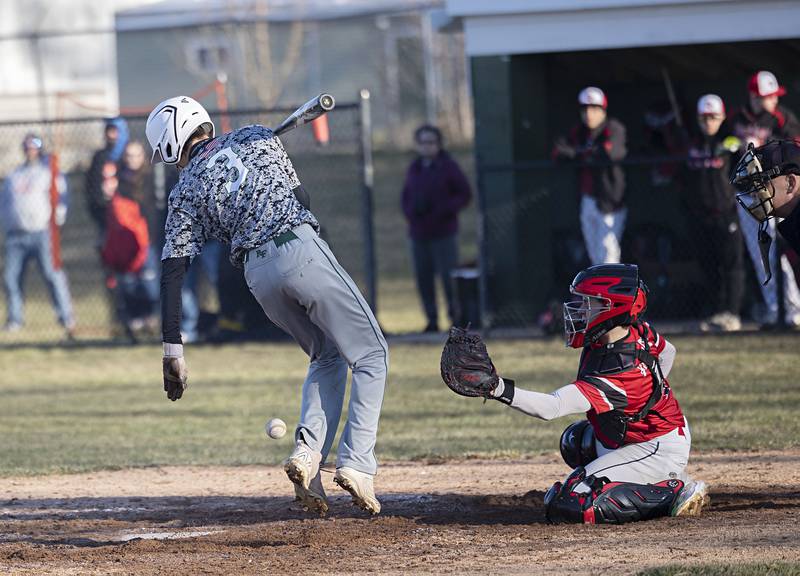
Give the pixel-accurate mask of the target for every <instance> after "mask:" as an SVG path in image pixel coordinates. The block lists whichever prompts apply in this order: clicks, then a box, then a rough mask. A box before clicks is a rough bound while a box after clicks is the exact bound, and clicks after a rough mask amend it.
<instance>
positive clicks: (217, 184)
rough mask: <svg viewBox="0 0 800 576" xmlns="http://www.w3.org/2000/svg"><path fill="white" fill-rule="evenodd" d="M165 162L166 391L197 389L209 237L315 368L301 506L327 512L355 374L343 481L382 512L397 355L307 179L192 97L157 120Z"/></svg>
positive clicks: (300, 477)
mask: <svg viewBox="0 0 800 576" xmlns="http://www.w3.org/2000/svg"><path fill="white" fill-rule="evenodd" d="M146 132H147V139H148V140H149V141H150V145H151V146H152V148H153V158H154V159H156V158H157V157H160V158H159V159H160V160H161V161H163V162H165V163H166V164H176V165H177V166H178V169H179V170H180V178H179V180H178V183H177V184H176V185H175V187H174V188H173V189H172V191H171V192H170V195H169V212H168V215H167V221H166V225H165V241H164V250H163V253H162V266H163V267H162V275H161V303H162V329H163V332H164V335H163V337H164V361H163V366H164V389H165V390H166V392H167V396H168V398H169V399H170V400H177V399H179V398H180V397H181V396H182V394H183V392H184V390H185V389H186V378H187V372H186V363H185V361H184V358H183V344H182V341H181V334H180V321H181V285H182V284H183V278H184V275H185V273H186V270H187V269H188V267H189V263H190V261H191V259H192V258H194V257H195V256H197V255H198V254H199V253H200V251H201V250H202V248H203V245H204V243H205V242H206V240H207V239H209V238H215V239H217V240H219V241H221V242H223V243H225V244H229V245H230V246H231V255H230V259H231V262H232V263H233V265H234V266H236V267H238V268H242V267H243V268H244V271H245V272H244V274H245V279H246V280H247V285H248V286H249V288H250V291H251V292H252V293H253V295H254V296H255V298H256V299H257V300H258V302H259V303H260V304H261V307H262V308H263V309H264V312H265V313H266V315H267V316H268V317H269V319H270V320H271V321H272V322H273V323H274V324H276V325H277V326H279V327H280V328H282V329H283V330H285V331H286V332H287V333H289V334H290V335H291V336H292V337H293V338H294V339H295V340H296V341H297V343H298V344H300V346H301V347H302V348H303V350H304V351H305V352H306V354H308V356H309V357H310V359H311V362H310V365H309V368H308V374H307V376H306V380H305V383H304V385H303V397H302V404H301V411H300V421H299V422H298V424H297V429H296V430H295V441H296V446H295V449H294V451H293V452H292V454H291V455H290V456H289V458H288V459H287V461H286V463H285V466H284V469H285V470H286V474H287V475H288V476H289V479H290V480H291V481H292V483H294V487H295V494H296V496H297V499H298V500H300V502H301V503H302V504H303V505H304V506H306V507H307V508H308V509H310V510H315V511H317V512H319V513H321V514H324V513H325V512H327V510H328V502H327V498H326V496H325V492H324V490H323V488H322V483H321V481H320V475H319V468H320V464H321V462H323V461H324V460H325V458H326V457H327V455H328V452H329V451H330V449H331V446H332V445H333V440H334V437H335V435H336V430H337V427H338V424H339V419H340V417H341V414H342V404H343V402H344V397H345V391H346V383H347V369H348V366H349V367H350V368H351V370H352V372H353V378H352V389H351V393H350V405H349V408H348V418H347V423H346V425H345V427H344V431H343V432H342V436H341V438H340V440H339V447H338V453H337V462H336V474H335V476H334V482H336V483H337V484H339V486H341V487H342V488H344V489H345V490H347V491H348V492H350V494H351V495H352V497H353V502H354V504H356V505H358V506H359V507H361V508H363V509H364V510H366V511H368V512H369V513H371V514H377V513H378V512H379V511H380V503H379V502H378V500H377V499H376V498H375V493H374V489H373V476H374V475H375V473H376V470H377V462H376V459H375V454H374V447H375V439H376V436H377V430H378V418H379V416H380V410H381V404H382V402H383V393H384V387H385V384H386V374H387V371H388V362H389V353H388V348H387V346H386V341H385V340H384V337H383V334H382V333H381V330H380V328H379V326H378V323H377V321H376V320H375V316H374V315H373V314H372V311H371V310H370V308H369V306H368V305H367V303H366V301H365V300H364V298H363V297H362V295H361V293H360V292H359V290H358V287H357V286H356V285H355V283H354V282H353V280H352V279H351V278H350V276H349V275H348V274H347V272H345V270H344V269H343V268H342V267H341V266H340V265H339V263H338V262H337V261H336V257H335V256H334V255H333V253H332V252H331V250H330V248H328V245H327V244H326V243H325V242H324V241H323V240H322V239H320V238H319V236H318V232H319V223H318V222H317V220H316V218H315V217H314V215H313V214H312V213H311V212H310V211H309V210H308V209H307V208H305V207H304V206H303V205H302V204H301V203H300V202H299V201H298V199H297V196H296V195H295V193H294V189H296V188H298V187H299V186H300V181H299V180H298V178H297V174H296V173H295V171H294V167H293V166H292V162H291V160H289V157H288V156H287V154H286V152H285V150H284V149H283V145H282V144H281V142H280V140H279V139H278V138H277V137H276V136H275V134H273V132H272V130H270V129H268V128H265V127H263V126H258V125H254V126H246V127H244V128H240V129H239V130H235V131H233V132H230V133H228V134H224V135H222V136H220V137H217V138H215V137H214V124H213V123H212V122H211V118H210V117H209V115H208V112H206V110H205V109H204V108H203V107H202V106H201V105H200V104H199V103H197V102H196V101H194V100H193V99H191V98H188V97H186V96H177V97H175V98H170V99H168V100H165V101H164V102H162V103H161V104H159V105H158V106H156V108H155V109H154V110H153V112H152V113H151V114H150V117H149V118H148V119H147V127H146Z"/></svg>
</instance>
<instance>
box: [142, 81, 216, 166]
mask: <svg viewBox="0 0 800 576" xmlns="http://www.w3.org/2000/svg"><path fill="white" fill-rule="evenodd" d="M203 125H207V126H206V128H207V130H208V131H209V133H210V134H211V137H212V138H213V137H214V123H213V122H212V121H211V117H210V116H209V115H208V112H206V109H205V108H203V107H202V106H201V105H200V103H199V102H198V101H197V100H195V99H194V98H190V97H189V96H175V97H174V98H168V99H167V100H164V101H163V102H162V103H161V104H159V105H158V106H156V107H155V108H153V111H152V112H150V116H148V117H147V126H146V127H145V133H146V134H147V140H148V142H150V147H151V148H152V149H153V157H152V159H151V161H153V162H158V160H159V159H157V158H156V155H158V156H159V158H160V160H161V161H162V162H164V163H165V164H175V163H177V162H178V160H180V157H181V153H182V152H183V147H184V146H185V145H186V142H187V140H189V138H190V137H191V136H192V134H194V133H195V131H196V130H197V129H198V128H200V127H201V126H203Z"/></svg>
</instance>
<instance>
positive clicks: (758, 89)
mask: <svg viewBox="0 0 800 576" xmlns="http://www.w3.org/2000/svg"><path fill="white" fill-rule="evenodd" d="M747 89H748V90H750V93H751V94H754V95H756V96H760V97H761V98H765V97H767V96H773V95H775V96H783V95H784V94H786V88H784V87H783V86H781V85H780V84H778V79H777V78H775V74H773V73H772V72H768V71H766V70H759V71H758V72H756V73H755V74H753V75H752V76H751V77H750V81H749V82H748V83H747Z"/></svg>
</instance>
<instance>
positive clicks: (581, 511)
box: [441, 264, 709, 524]
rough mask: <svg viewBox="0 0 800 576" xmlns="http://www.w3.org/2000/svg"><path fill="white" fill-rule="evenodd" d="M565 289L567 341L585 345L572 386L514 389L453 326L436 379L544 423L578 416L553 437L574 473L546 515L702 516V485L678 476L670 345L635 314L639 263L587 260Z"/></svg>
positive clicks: (580, 519) (599, 520) (592, 520)
mask: <svg viewBox="0 0 800 576" xmlns="http://www.w3.org/2000/svg"><path fill="white" fill-rule="evenodd" d="M570 291H571V293H572V295H573V299H572V300H571V301H569V302H565V303H564V322H565V333H566V340H567V346H569V347H571V348H578V349H582V350H583V351H582V354H581V358H580V363H579V366H578V375H577V377H576V378H575V380H574V381H573V382H572V383H570V384H567V385H566V386H562V387H561V388H559V389H557V390H555V391H554V392H552V393H550V394H544V393H540V392H533V391H529V390H524V389H522V388H519V387H517V386H516V385H515V383H514V381H513V380H510V379H508V378H500V377H499V376H498V375H497V372H496V370H495V367H494V365H493V364H492V362H491V359H490V358H489V355H488V353H487V352H486V347H485V345H484V344H483V342H482V341H481V339H480V336H478V335H476V334H468V333H467V332H466V331H464V330H461V329H459V328H453V329H452V330H451V333H450V338H449V339H448V341H447V344H445V349H444V351H443V353H442V367H441V368H442V378H443V379H444V381H445V383H446V384H447V385H448V386H449V387H450V388H451V389H452V390H454V391H455V392H457V393H459V394H462V395H465V396H483V397H484V398H494V399H495V400H499V401H500V402H502V403H504V404H506V405H508V406H511V407H512V408H516V409H517V410H520V411H521V412H524V413H525V414H528V415H530V416H534V417H536V418H541V419H542V420H552V419H554V418H559V417H561V416H567V415H569V414H578V413H583V412H585V413H586V417H587V418H588V420H581V421H579V422H575V423H573V424H571V425H570V426H569V427H567V429H566V430H565V431H564V433H563V434H562V436H561V443H560V444H561V446H560V447H561V455H562V456H563V458H564V461H565V462H566V463H567V465H569V466H570V467H571V468H573V470H572V472H571V473H570V474H569V475H568V476H567V478H566V479H565V480H564V481H563V482H556V483H555V484H553V486H552V487H551V488H550V489H549V490H548V491H547V493H546V495H545V497H544V503H545V514H546V516H547V519H548V520H549V521H550V522H553V523H568V522H574V523H587V524H621V523H626V522H632V521H636V520H648V519H651V518H657V517H661V516H694V515H698V514H700V512H701V510H702V508H703V506H705V505H707V504H708V502H709V497H708V490H707V487H706V484H705V482H702V481H694V480H692V479H691V478H689V476H688V475H687V474H686V465H687V463H688V460H689V452H690V449H691V444H692V436H691V432H690V429H689V424H688V423H687V421H686V418H685V417H684V415H683V412H682V411H681V407H680V405H679V404H678V400H677V399H676V398H675V394H674V392H673V391H672V388H671V387H670V385H669V382H668V380H667V378H668V376H669V374H670V372H671V370H672V365H673V362H674V360H675V347H674V346H673V345H672V344H670V343H669V342H667V341H666V340H665V339H664V338H663V337H662V336H661V335H659V334H658V333H657V332H656V331H655V330H654V329H653V328H652V327H651V326H650V325H649V324H648V323H647V322H644V321H643V320H642V315H643V314H644V312H645V309H646V307H647V293H648V291H647V287H646V285H645V284H644V282H642V281H641V280H640V278H639V270H638V267H637V266H635V265H632V264H602V265H598V266H592V267H590V268H587V269H586V270H583V271H582V272H580V273H579V274H578V275H577V276H576V277H575V279H574V280H573V282H572V285H571V286H570Z"/></svg>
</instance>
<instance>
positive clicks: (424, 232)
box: [402, 124, 472, 332]
mask: <svg viewBox="0 0 800 576" xmlns="http://www.w3.org/2000/svg"><path fill="white" fill-rule="evenodd" d="M414 141H415V143H416V145H417V154H418V156H417V158H415V159H414V161H413V162H411V165H410V166H409V167H408V171H407V172H406V180H405V184H404V185H403V194H402V207H403V214H405V217H406V220H408V233H409V236H410V238H411V256H412V259H413V261H414V273H415V274H416V278H417V290H418V291H419V295H420V299H421V300H422V306H423V308H424V309H425V316H426V318H427V325H426V326H425V332H437V331H438V330H439V326H438V311H437V306H436V288H435V278H436V275H437V274H438V275H439V276H440V277H441V279H442V285H443V286H444V293H445V297H446V298H447V314H448V316H449V317H450V322H451V323H453V322H455V321H456V320H457V319H458V310H457V309H456V308H457V304H456V300H455V295H454V294H453V281H452V278H451V276H450V275H451V272H452V271H453V270H454V269H455V268H456V266H457V265H458V213H459V212H460V211H461V210H462V209H464V207H466V206H467V204H469V202H470V199H471V198H472V192H471V191H470V187H469V183H468V182H467V178H466V176H464V173H463V172H462V171H461V168H459V166H458V164H457V163H456V161H455V160H454V159H453V158H452V157H451V156H450V154H448V153H447V152H446V151H445V150H444V148H443V141H442V133H441V131H440V130H439V129H438V128H436V127H435V126H431V125H428V124H426V125H424V126H420V127H419V128H417V130H416V131H415V132H414Z"/></svg>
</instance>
